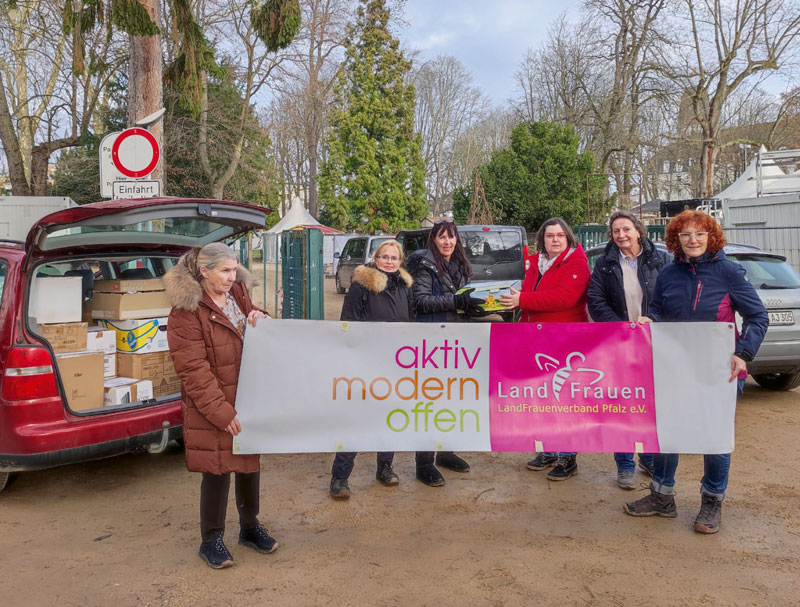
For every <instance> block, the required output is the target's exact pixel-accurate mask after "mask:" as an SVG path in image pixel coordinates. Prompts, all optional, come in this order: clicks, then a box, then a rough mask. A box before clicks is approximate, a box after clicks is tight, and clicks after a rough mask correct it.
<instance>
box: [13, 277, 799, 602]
mask: <svg viewBox="0 0 800 607" xmlns="http://www.w3.org/2000/svg"><path fill="white" fill-rule="evenodd" d="M330 282H331V281H326V287H327V286H328V283H330ZM328 290H329V289H328ZM334 297H335V296H334ZM339 301H340V299H339ZM328 304H329V305H328V306H327V307H328V310H329V314H332V312H331V310H333V309H334V308H336V306H337V305H339V306H340V303H339V304H337V303H336V300H334V298H333V297H331V298H330V299H329V301H328ZM335 313H336V314H337V315H338V309H336V310H335ZM736 421H737V428H736V430H737V443H736V451H735V453H734V455H733V464H732V471H731V481H730V486H729V489H728V495H727V499H726V502H725V507H724V509H723V528H722V530H721V531H720V533H718V534H717V535H714V536H701V535H698V534H695V533H694V531H693V530H692V521H693V520H694V516H695V515H696V513H697V510H698V508H699V504H700V495H699V479H700V476H701V475H702V457H701V456H695V455H690V456H684V457H682V459H681V465H680V468H679V470H678V496H677V498H676V500H677V504H678V518H677V519H673V520H668V519H661V518H654V519H652V518H651V519H634V518H632V517H629V516H627V515H625V514H624V513H623V512H622V508H621V506H622V503H623V502H624V501H626V500H631V499H636V498H638V497H640V496H642V495H643V494H644V493H643V491H644V489H642V490H641V491H636V492H624V491H622V490H620V489H619V488H617V486H616V484H615V468H614V463H613V460H612V457H611V455H608V454H588V455H581V456H579V474H578V476H576V477H574V478H573V479H570V480H569V481H566V482H563V483H550V482H548V481H547V480H546V478H545V476H544V473H538V472H530V471H528V470H526V469H525V462H526V460H527V459H528V457H527V456H528V454H513V453H512V454H499V453H498V454H491V453H488V454H487V453H476V454H465V457H466V458H467V459H468V460H469V461H470V463H471V464H472V471H471V472H469V473H468V474H456V473H452V472H448V471H444V474H445V477H446V479H447V483H446V485H445V486H444V487H442V488H437V489H433V488H429V487H425V486H423V485H421V484H420V483H418V482H416V481H415V480H414V478H413V476H414V464H413V454H409V453H400V454H398V455H397V457H396V460H395V461H396V466H395V468H396V470H397V472H398V474H399V475H400V478H401V483H400V485H399V486H398V487H394V488H386V487H382V486H381V485H379V484H378V483H377V482H376V481H375V479H374V472H375V464H374V454H364V455H362V456H360V457H359V458H358V459H357V460H356V468H355V470H354V472H353V476H352V477H351V483H350V486H351V489H352V490H353V497H352V498H351V499H350V500H349V501H348V502H334V501H333V500H331V499H330V498H329V497H328V494H327V487H328V482H329V474H330V464H331V461H332V456H331V455H330V454H310V455H279V456H263V457H262V460H261V462H262V464H261V468H262V477H261V478H262V480H261V496H262V503H261V512H262V514H261V519H262V522H263V523H264V524H266V526H267V527H268V528H269V529H270V532H271V533H272V534H274V535H275V536H276V537H277V538H278V540H279V541H280V543H281V548H280V549H279V550H278V551H277V552H276V553H274V554H272V555H260V554H257V553H255V552H254V551H252V550H249V549H247V548H243V547H241V546H238V545H237V544H236V533H237V525H236V515H235V507H234V505H233V503H232V501H231V504H230V506H229V510H228V525H229V528H228V529H229V531H228V545H229V548H230V549H231V551H232V553H233V556H234V559H235V561H236V564H235V566H234V567H233V568H231V569H227V570H224V571H212V570H210V569H209V568H208V567H206V565H205V564H203V563H202V561H201V560H200V559H199V558H198V556H197V547H198V543H199V528H198V503H199V502H198V500H199V486H200V478H199V475H196V474H192V473H189V472H187V471H186V469H185V467H184V463H183V454H182V452H181V451H180V450H179V449H178V448H177V447H176V446H172V447H171V449H170V450H169V451H168V452H167V453H164V454H161V455H131V456H126V457H119V458H115V459H110V460H105V461H99V462H93V463H89V464H83V465H76V466H67V467H63V468H57V469H53V470H46V471H40V472H32V473H27V474H23V475H21V476H20V477H19V478H18V479H17V481H16V482H15V483H14V484H13V485H11V486H10V487H9V488H8V489H7V491H6V492H5V493H3V494H2V495H0V563H2V571H3V575H2V577H0V597H2V599H0V604H2V605H4V606H5V605H8V606H17V605H20V606H23V605H24V606H31V605H89V606H93V605H98V606H105V605H116V606H123V605H190V606H192V607H200V606H204V605H267V604H270V605H292V606H295V605H348V604H350V605H387V606H389V605H398V606H405V605H436V606H442V605H457V606H462V605H487V606H489V605H659V606H661V605H669V606H671V605H675V606H678V605H703V606H712V605H714V606H716V605H719V606H730V605H743V606H744V605H767V604H768V605H777V606H780V605H787V606H789V605H797V604H798V602H799V599H798V597H799V596H800V517H798V511H800V486H799V485H798V482H797V472H796V468H797V466H796V459H797V457H796V446H797V444H798V434H799V433H800V390H795V391H793V392H788V393H775V392H768V391H766V390H763V389H761V388H759V387H758V386H756V385H755V384H753V383H748V384H747V386H746V387H745V393H744V396H743V397H742V398H741V399H740V402H739V407H738V411H737V420H736ZM637 476H638V477H639V478H638V480H641V481H643V482H644V481H645V480H646V479H645V478H644V476H642V475H640V473H638V472H637Z"/></svg>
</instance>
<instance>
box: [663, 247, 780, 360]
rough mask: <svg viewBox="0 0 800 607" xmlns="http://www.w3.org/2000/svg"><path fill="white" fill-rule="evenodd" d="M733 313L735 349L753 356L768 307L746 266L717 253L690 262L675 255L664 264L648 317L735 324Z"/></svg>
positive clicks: (758, 342) (767, 318)
mask: <svg viewBox="0 0 800 607" xmlns="http://www.w3.org/2000/svg"><path fill="white" fill-rule="evenodd" d="M734 312H738V313H739V314H740V315H741V317H742V319H743V321H742V333H741V335H739V337H738V339H737V342H736V352H737V353H738V354H740V356H741V358H743V359H744V360H752V358H753V357H754V356H755V355H756V353H757V352H758V348H759V346H761V341H762V340H763V339H764V334H765V333H766V332H767V325H768V324H769V317H768V316H767V310H766V308H765V307H764V304H763V303H761V299H760V298H759V297H758V293H756V289H755V287H754V286H753V285H752V284H751V283H750V281H749V280H748V279H747V275H746V274H745V271H744V268H743V267H742V266H740V265H739V264H738V263H735V262H733V261H730V260H729V259H728V258H727V257H726V256H725V253H724V252H723V251H719V252H717V253H714V254H712V253H703V255H701V256H700V257H698V258H697V259H696V260H692V261H691V262H690V261H687V260H685V259H683V258H682V257H676V258H675V261H674V262H673V263H671V264H669V265H667V266H665V267H664V269H663V270H661V273H660V274H659V275H658V280H657V281H656V289H655V292H654V293H653V303H652V304H650V310H649V313H648V316H649V317H650V318H652V319H653V320H655V321H673V322H714V321H723V322H735V316H734Z"/></svg>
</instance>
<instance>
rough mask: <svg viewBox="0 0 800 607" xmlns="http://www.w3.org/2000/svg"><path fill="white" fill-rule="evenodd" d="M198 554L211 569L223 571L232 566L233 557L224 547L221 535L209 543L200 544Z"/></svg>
mask: <svg viewBox="0 0 800 607" xmlns="http://www.w3.org/2000/svg"><path fill="white" fill-rule="evenodd" d="M199 554H200V558H201V559H203V560H204V561H205V562H206V565H208V566H209V567H211V568H212V569H225V567H230V566H232V565H233V557H232V556H231V553H230V552H228V549H227V548H226V547H225V543H224V542H223V541H222V534H221V533H220V534H219V535H218V536H217V537H216V538H215V539H213V540H211V541H210V542H203V543H202V544H200V552H199Z"/></svg>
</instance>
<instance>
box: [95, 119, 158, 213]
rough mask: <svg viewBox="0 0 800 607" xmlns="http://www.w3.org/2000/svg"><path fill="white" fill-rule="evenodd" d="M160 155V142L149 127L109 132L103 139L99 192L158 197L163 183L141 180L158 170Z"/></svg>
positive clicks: (107, 195) (135, 196)
mask: <svg viewBox="0 0 800 607" xmlns="http://www.w3.org/2000/svg"><path fill="white" fill-rule="evenodd" d="M160 157H161V150H160V148H159V145H158V141H156V138H155V137H153V134H152V133H151V132H150V131H148V130H147V129H143V128H140V127H134V128H130V129H125V130H124V131H121V132H117V133H110V134H108V135H106V136H105V137H104V138H103V140H102V141H101V142H100V195H101V196H103V197H104V198H146V197H150V196H159V195H160V194H161V182H159V181H142V180H143V179H144V178H146V177H147V176H148V175H150V174H151V173H152V172H153V171H154V170H155V168H156V166H158V161H159V159H160ZM137 184H138V185H137Z"/></svg>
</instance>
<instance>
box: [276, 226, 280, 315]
mask: <svg viewBox="0 0 800 607" xmlns="http://www.w3.org/2000/svg"><path fill="white" fill-rule="evenodd" d="M280 254H281V235H280V233H278V234H275V318H278V261H279V259H278V258H279V256H280Z"/></svg>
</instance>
